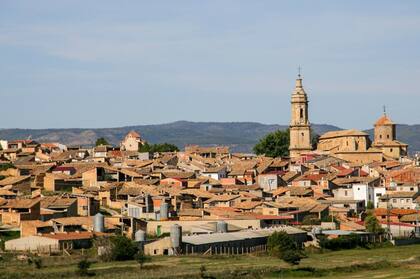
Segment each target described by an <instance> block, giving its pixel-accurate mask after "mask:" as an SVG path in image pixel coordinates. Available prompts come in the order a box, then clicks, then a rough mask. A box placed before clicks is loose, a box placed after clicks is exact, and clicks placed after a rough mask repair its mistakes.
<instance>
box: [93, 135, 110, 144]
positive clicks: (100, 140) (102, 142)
mask: <svg viewBox="0 0 420 279" xmlns="http://www.w3.org/2000/svg"><path fill="white" fill-rule="evenodd" d="M95 145H96V146H100V145H109V143H108V141H107V140H106V139H105V138H103V137H101V138H98V139H97V140H96V143H95Z"/></svg>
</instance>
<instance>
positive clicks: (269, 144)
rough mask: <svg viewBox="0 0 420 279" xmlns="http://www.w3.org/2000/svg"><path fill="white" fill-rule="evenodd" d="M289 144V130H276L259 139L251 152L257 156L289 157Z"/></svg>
mask: <svg viewBox="0 0 420 279" xmlns="http://www.w3.org/2000/svg"><path fill="white" fill-rule="evenodd" d="M289 142H290V136H289V129H287V130H285V131H280V130H277V131H275V132H272V133H269V134H267V135H266V136H265V137H263V138H262V139H260V141H259V142H258V143H257V144H256V145H255V146H254V149H253V150H254V152H255V153H256V154H257V155H263V154H264V155H265V156H268V157H285V156H288V155H289Z"/></svg>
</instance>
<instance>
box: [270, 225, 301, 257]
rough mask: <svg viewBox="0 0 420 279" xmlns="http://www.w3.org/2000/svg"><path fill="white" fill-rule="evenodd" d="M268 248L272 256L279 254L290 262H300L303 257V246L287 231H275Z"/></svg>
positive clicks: (278, 255)
mask: <svg viewBox="0 0 420 279" xmlns="http://www.w3.org/2000/svg"><path fill="white" fill-rule="evenodd" d="M267 248H268V251H269V253H270V255H272V256H277V257H279V258H281V259H282V260H284V261H285V262H287V263H290V264H293V265H295V264H299V262H300V260H301V259H302V258H303V253H302V250H301V248H300V247H299V246H298V245H297V243H296V242H295V241H294V240H293V239H292V238H291V237H290V236H289V235H288V234H287V233H285V232H275V233H273V234H272V235H271V236H270V237H269V238H268V241H267Z"/></svg>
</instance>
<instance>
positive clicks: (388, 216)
mask: <svg viewBox="0 0 420 279" xmlns="http://www.w3.org/2000/svg"><path fill="white" fill-rule="evenodd" d="M386 230H387V237H388V241H389V240H391V204H390V203H389V194H388V195H387V196H386Z"/></svg>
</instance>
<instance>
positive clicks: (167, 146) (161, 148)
mask: <svg viewBox="0 0 420 279" xmlns="http://www.w3.org/2000/svg"><path fill="white" fill-rule="evenodd" d="M176 151H179V148H178V146H176V145H174V144H171V143H167V142H165V143H157V144H149V143H147V142H146V143H145V144H143V145H142V146H140V147H139V152H151V153H155V152H176Z"/></svg>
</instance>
